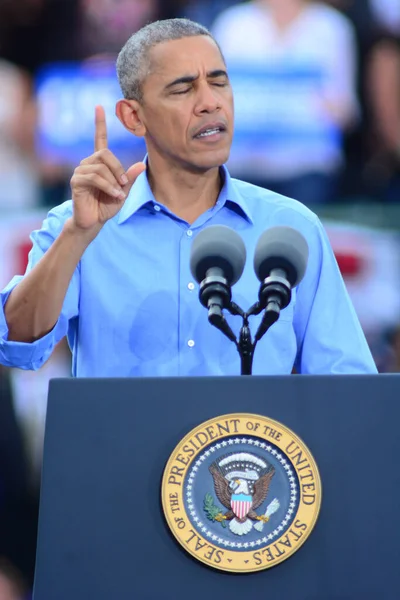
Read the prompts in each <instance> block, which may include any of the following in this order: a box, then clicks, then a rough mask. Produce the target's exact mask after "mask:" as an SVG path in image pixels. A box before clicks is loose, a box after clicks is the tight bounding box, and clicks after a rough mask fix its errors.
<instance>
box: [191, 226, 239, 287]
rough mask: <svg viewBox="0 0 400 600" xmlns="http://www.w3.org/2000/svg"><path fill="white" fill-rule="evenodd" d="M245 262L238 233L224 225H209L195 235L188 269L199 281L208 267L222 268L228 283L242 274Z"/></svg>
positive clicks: (204, 275)
mask: <svg viewBox="0 0 400 600" xmlns="http://www.w3.org/2000/svg"><path fill="white" fill-rule="evenodd" d="M245 263H246V247H245V245H244V242H243V240H242V238H241V237H240V235H239V234H238V233H236V231H234V230H233V229H231V228H230V227H226V226H225V225H211V226H210V227H206V228H205V229H203V231H200V233H199V234H198V235H197V236H196V237H195V239H194V240H193V244H192V249H191V253H190V270H191V272H192V275H193V277H194V278H195V279H196V281H197V282H198V283H201V282H202V281H203V280H204V279H205V277H206V273H207V271H208V269H212V268H213V267H219V268H220V269H222V271H223V273H224V276H225V278H226V279H227V280H228V283H229V285H234V284H235V283H236V282H237V281H238V280H239V279H240V277H241V276H242V273H243V269H244V265H245Z"/></svg>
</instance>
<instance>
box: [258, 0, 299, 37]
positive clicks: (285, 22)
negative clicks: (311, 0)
mask: <svg viewBox="0 0 400 600" xmlns="http://www.w3.org/2000/svg"><path fill="white" fill-rule="evenodd" d="M261 4H262V5H263V6H265V8H266V9H267V10H268V11H269V13H270V14H271V15H272V18H273V20H274V21H275V23H276V25H277V27H278V29H281V30H284V29H286V28H287V27H289V26H290V25H291V24H292V23H293V21H295V20H296V19H297V17H299V16H300V14H301V13H302V11H303V10H304V8H305V5H306V2H305V1H304V0H269V1H265V0H261Z"/></svg>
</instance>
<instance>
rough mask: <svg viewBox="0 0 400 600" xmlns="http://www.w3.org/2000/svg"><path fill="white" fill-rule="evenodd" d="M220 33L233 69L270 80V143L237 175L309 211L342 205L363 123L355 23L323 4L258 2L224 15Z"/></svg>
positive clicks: (265, 142) (265, 118)
mask: <svg viewBox="0 0 400 600" xmlns="http://www.w3.org/2000/svg"><path fill="white" fill-rule="evenodd" d="M213 33H214V35H215V37H216V39H217V41H218V42H219V43H220V45H221V48H222V51H223V53H224V56H225V58H226V61H227V64H228V67H229V68H230V69H232V68H237V67H241V68H243V69H246V68H250V69H253V70H254V67H258V68H259V69H260V75H259V76H262V72H263V70H264V73H267V77H268V78H269V80H267V85H266V89H267V90H268V91H267V92H266V97H265V106H264V108H263V112H264V114H263V121H264V124H266V125H264V126H265V135H264V139H263V141H262V143H261V144H260V145H258V147H257V153H256V152H254V155H253V156H249V157H248V164H247V165H246V169H247V173H243V172H238V173H237V172H236V171H237V169H235V170H234V173H235V175H238V176H241V177H246V178H247V179H249V174H250V179H251V180H252V182H254V183H257V184H258V185H262V186H263V187H266V188H268V189H271V190H273V191H275V192H278V193H280V194H283V195H285V196H289V197H292V198H295V199H296V200H300V201H301V202H302V203H304V204H306V205H309V206H315V205H317V204H325V203H328V202H330V201H333V200H335V198H336V185H337V181H338V177H339V172H340V168H341V166H342V161H343V152H342V134H343V131H345V130H346V129H347V128H348V127H349V126H350V124H352V123H353V122H354V120H355V119H356V118H357V115H358V102H357V97H356V93H355V81H356V67H355V63H356V56H355V40H354V32H353V28H352V26H351V23H350V22H349V21H348V19H346V18H345V17H344V16H343V15H341V14H340V13H339V12H338V11H336V10H335V9H333V8H332V7H329V6H326V5H324V4H323V3H321V2H313V1H310V0H252V1H251V2H248V3H245V4H240V5H237V6H234V7H232V8H230V9H228V10H226V11H225V12H223V13H222V14H221V15H220V16H219V17H218V18H217V20H216V22H215V23H214V26H213ZM238 162H240V161H238Z"/></svg>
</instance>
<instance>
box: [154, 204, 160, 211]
mask: <svg viewBox="0 0 400 600" xmlns="http://www.w3.org/2000/svg"><path fill="white" fill-rule="evenodd" d="M154 210H156V211H157V212H160V210H161V208H160V207H159V206H158V204H155V205H154Z"/></svg>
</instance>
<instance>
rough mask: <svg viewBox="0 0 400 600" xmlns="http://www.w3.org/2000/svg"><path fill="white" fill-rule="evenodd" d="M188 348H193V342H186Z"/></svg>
mask: <svg viewBox="0 0 400 600" xmlns="http://www.w3.org/2000/svg"><path fill="white" fill-rule="evenodd" d="M188 346H189V348H193V346H194V340H189V341H188Z"/></svg>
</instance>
